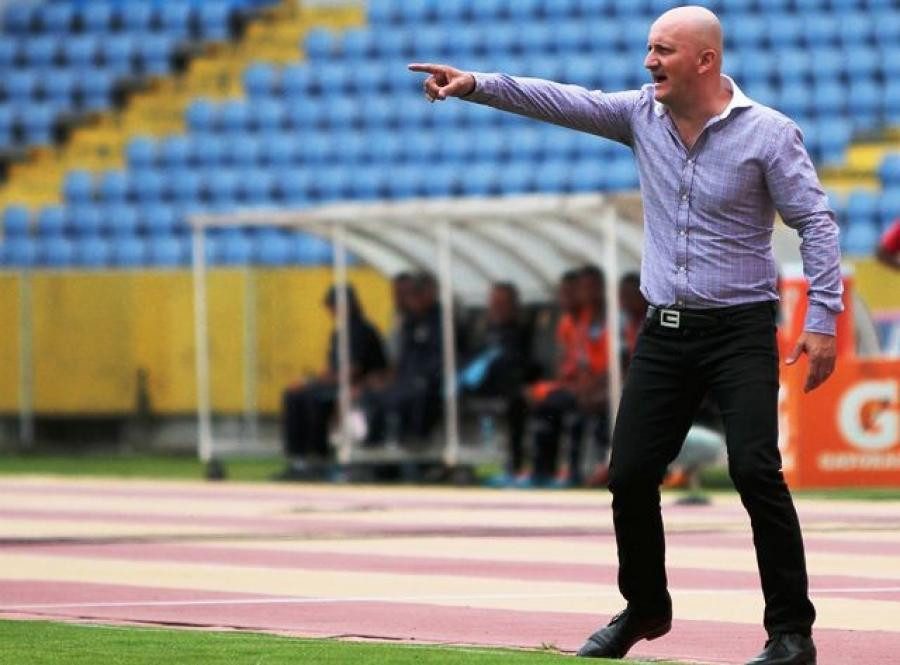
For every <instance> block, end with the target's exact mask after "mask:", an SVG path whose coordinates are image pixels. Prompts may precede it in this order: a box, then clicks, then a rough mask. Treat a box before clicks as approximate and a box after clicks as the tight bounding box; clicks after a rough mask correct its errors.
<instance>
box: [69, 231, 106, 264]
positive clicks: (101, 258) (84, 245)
mask: <svg viewBox="0 0 900 665" xmlns="http://www.w3.org/2000/svg"><path fill="white" fill-rule="evenodd" d="M111 259H112V245H111V244H110V242H109V241H108V240H104V239H103V238H81V239H79V240H78V241H76V242H75V243H74V263H75V265H79V266H83V267H86V268H102V267H105V266H107V265H109V263H110V260H111Z"/></svg>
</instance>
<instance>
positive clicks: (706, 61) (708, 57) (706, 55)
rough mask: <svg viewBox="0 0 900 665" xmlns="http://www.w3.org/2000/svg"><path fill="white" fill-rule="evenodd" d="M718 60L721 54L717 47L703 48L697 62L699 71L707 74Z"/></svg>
mask: <svg viewBox="0 0 900 665" xmlns="http://www.w3.org/2000/svg"><path fill="white" fill-rule="evenodd" d="M718 60H719V54H718V53H717V52H716V50H715V49H711V48H708V49H703V50H702V51H700V57H699V60H698V63H697V71H698V72H699V73H700V74H705V73H706V72H708V71H709V70H710V69H712V68H713V67H714V66H715V64H716V62H718Z"/></svg>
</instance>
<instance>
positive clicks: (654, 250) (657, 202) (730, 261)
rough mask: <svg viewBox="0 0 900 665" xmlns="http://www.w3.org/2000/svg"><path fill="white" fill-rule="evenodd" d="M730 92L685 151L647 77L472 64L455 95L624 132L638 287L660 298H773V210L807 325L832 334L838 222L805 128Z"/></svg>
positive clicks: (721, 303)
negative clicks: (791, 246) (610, 80)
mask: <svg viewBox="0 0 900 665" xmlns="http://www.w3.org/2000/svg"><path fill="white" fill-rule="evenodd" d="M725 79H726V80H727V81H728V83H729V84H730V85H731V89H732V93H733V94H732V100H731V102H730V103H729V105H728V107H727V108H726V109H725V110H724V112H723V113H722V114H721V115H719V116H716V117H714V118H712V119H710V121H709V122H708V123H707V124H706V126H705V127H704V129H703V132H702V133H701V134H700V136H699V137H698V139H697V141H696V142H695V144H694V147H693V148H692V149H691V150H688V149H687V148H686V147H685V145H684V143H683V142H682V140H681V138H680V136H679V134H678V131H677V129H676V128H675V124H674V123H673V122H672V119H671V118H670V117H669V114H668V113H667V111H666V108H665V106H663V105H662V104H660V103H659V102H657V101H656V100H655V99H654V96H653V85H652V84H648V85H645V86H644V87H643V88H642V89H641V90H629V91H625V92H614V93H605V92H601V91H590V90H586V89H584V88H581V87H579V86H575V85H563V84H560V83H554V82H552V81H544V80H541V79H533V78H514V77H512V76H507V75H505V74H475V81H476V85H475V89H474V90H473V91H472V93H471V94H469V95H468V96H466V97H465V98H464V99H466V100H467V101H473V102H477V103H479V104H485V105H488V106H493V107H495V108H498V109H502V110H504V111H511V112H513V113H519V114H521V115H525V116H528V117H530V118H536V119H538V120H545V121H547V122H552V123H555V124H557V125H562V126H564V127H570V128H572V129H577V130H580V131H583V132H588V133H590V134H597V135H598V136H602V137H605V138H608V139H612V140H613V141H618V142H620V143H624V144H625V145H627V146H628V147H630V148H631V149H632V151H633V152H634V155H635V158H636V159H637V167H638V172H639V174H640V180H641V196H642V198H643V201H644V251H643V259H642V261H641V291H643V293H644V297H645V298H647V300H648V301H649V302H650V303H651V304H654V305H657V306H674V307H678V308H688V309H706V308H712V307H728V306H731V305H740V304H745V303H753V302H763V301H773V300H777V299H778V293H777V290H776V278H777V268H776V265H775V258H774V256H773V254H772V227H773V224H774V222H775V211H776V210H777V211H778V212H779V214H780V215H781V218H782V219H783V220H784V222H785V223H786V224H787V225H788V226H790V227H791V228H793V229H796V231H797V232H798V233H799V234H800V237H801V239H802V242H801V245H800V253H801V256H802V258H803V270H804V273H805V274H806V277H807V279H808V280H809V284H810V287H809V300H810V304H809V308H808V309H807V313H806V323H805V330H807V331H811V332H820V333H827V334H831V335H833V334H834V330H835V316H836V315H837V314H838V313H839V312H841V311H842V310H843V306H842V304H841V293H842V289H843V287H842V282H841V273H840V251H839V249H838V241H837V237H838V227H837V224H836V223H835V221H834V214H833V213H832V211H831V209H830V208H829V206H828V199H827V197H826V195H825V192H824V191H823V190H822V187H821V185H820V184H819V179H818V177H817V175H816V171H815V168H814V167H813V165H812V162H811V161H810V159H809V155H808V154H807V152H806V149H805V148H804V147H803V137H802V135H801V133H800V130H799V129H798V127H797V125H796V124H794V122H793V121H791V120H790V119H789V118H787V117H785V116H784V115H782V114H780V113H778V112H777V111H775V110H774V109H771V108H768V107H766V106H763V105H761V104H757V103H755V102H753V101H751V100H750V99H748V98H747V97H746V96H745V95H744V94H743V93H742V92H741V90H740V88H738V86H737V84H735V83H734V81H732V80H731V79H730V78H728V77H725Z"/></svg>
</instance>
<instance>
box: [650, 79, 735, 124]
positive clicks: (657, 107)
mask: <svg viewBox="0 0 900 665" xmlns="http://www.w3.org/2000/svg"><path fill="white" fill-rule="evenodd" d="M722 78H723V79H725V81H726V82H727V83H728V85H729V86H730V87H731V101H730V102H728V106H726V107H725V110H724V111H722V113H720V114H719V115H718V116H716V117H715V118H713V120H724V119H725V118H727V117H728V116H729V115H731V112H732V111H733V110H734V109H739V108H745V107H747V106H753V100H752V99H750V98H749V97H747V95H745V94H744V91H743V90H741V89H740V88H739V87H738V84H737V83H735V82H734V79H732V78H731V77H730V76H725V74H722ZM667 110H668V109H667V108H666V105H665V104H663V103H662V102H658V101H656V100H653V112H654V113H655V114H656V115H658V116H660V117H662V116H664V115H665V114H666V111H667Z"/></svg>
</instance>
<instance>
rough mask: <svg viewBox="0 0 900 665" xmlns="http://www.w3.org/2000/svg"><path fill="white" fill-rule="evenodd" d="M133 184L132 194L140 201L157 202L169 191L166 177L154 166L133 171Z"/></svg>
mask: <svg viewBox="0 0 900 665" xmlns="http://www.w3.org/2000/svg"><path fill="white" fill-rule="evenodd" d="M131 186H132V193H131V196H132V198H133V199H135V200H136V201H137V202H138V203H156V202H158V201H162V200H163V199H164V198H165V197H166V195H167V193H168V189H167V183H166V180H165V178H164V177H163V175H162V173H161V172H160V171H158V170H156V169H154V168H149V169H141V170H134V171H132V172H131Z"/></svg>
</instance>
